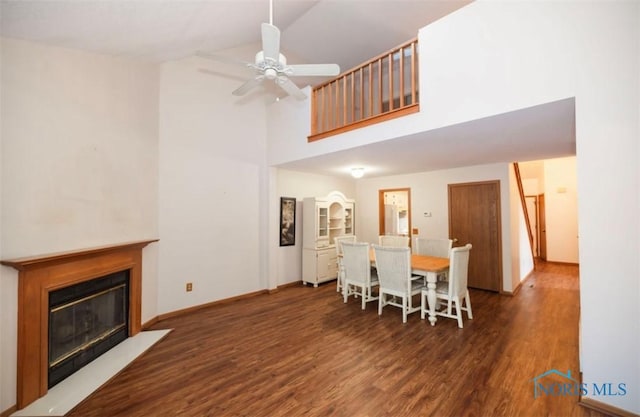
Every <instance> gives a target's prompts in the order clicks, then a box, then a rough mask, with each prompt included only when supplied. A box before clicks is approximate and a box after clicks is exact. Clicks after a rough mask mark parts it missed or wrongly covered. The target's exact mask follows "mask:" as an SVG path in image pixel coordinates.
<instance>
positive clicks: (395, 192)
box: [378, 188, 411, 236]
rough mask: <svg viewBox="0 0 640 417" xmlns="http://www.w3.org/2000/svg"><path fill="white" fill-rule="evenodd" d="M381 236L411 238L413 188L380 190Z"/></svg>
mask: <svg viewBox="0 0 640 417" xmlns="http://www.w3.org/2000/svg"><path fill="white" fill-rule="evenodd" d="M378 207H379V209H378V215H379V224H380V228H379V234H380V235H389V236H411V188H391V189H386V190H378Z"/></svg>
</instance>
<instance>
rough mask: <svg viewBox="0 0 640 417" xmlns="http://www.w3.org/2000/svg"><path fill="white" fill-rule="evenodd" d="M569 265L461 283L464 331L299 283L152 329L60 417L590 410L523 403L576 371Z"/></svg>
mask: <svg viewBox="0 0 640 417" xmlns="http://www.w3.org/2000/svg"><path fill="white" fill-rule="evenodd" d="M577 276H578V269H577V267H570V266H557V265H542V266H541V268H540V269H539V271H538V272H536V273H535V274H534V276H532V277H531V278H530V279H529V280H528V281H526V283H525V285H524V286H523V287H522V289H521V290H520V292H519V293H518V294H517V295H516V296H515V297H509V296H500V295H498V294H494V293H489V292H484V291H473V290H472V292H471V302H472V307H473V312H474V319H473V320H470V321H468V320H465V322H464V326H465V327H464V329H458V327H457V324H456V321H455V320H451V319H445V318H440V319H439V321H438V323H437V324H436V326H435V327H431V326H430V325H429V324H428V323H427V322H426V321H422V320H420V315H419V313H414V314H411V315H410V316H409V319H408V322H407V323H406V324H404V325H403V324H402V317H401V313H400V310H399V309H397V308H394V307H387V308H385V310H384V311H383V314H382V316H381V317H378V315H377V305H375V304H374V303H370V304H368V305H367V309H366V310H365V311H362V310H361V309H360V302H359V300H352V299H350V300H349V303H348V304H343V302H342V298H341V297H340V296H339V295H338V294H337V293H336V291H335V283H328V284H325V285H321V286H320V287H318V288H313V287H305V286H303V285H302V284H300V285H299V286H295V287H289V288H285V289H283V290H281V291H279V292H276V293H274V294H271V295H260V296H256V297H253V298H249V299H244V300H240V301H237V302H233V303H227V304H223V305H217V306H213V307H210V308H207V309H202V310H199V311H196V312H193V313H190V314H188V315H183V316H180V317H176V318H172V319H168V320H166V321H163V322H160V323H157V324H156V325H155V326H154V328H155V329H160V328H173V329H174V331H173V332H171V333H170V334H169V335H168V336H167V337H166V338H165V339H164V340H162V341H161V342H159V343H158V344H157V345H156V346H154V347H153V348H152V349H151V350H150V351H148V352H147V353H145V354H144V355H143V356H142V357H140V358H139V359H138V360H136V361H135V362H134V363H133V364H132V365H131V366H129V367H128V368H127V369H126V370H124V371H123V372H122V373H121V374H119V375H118V376H117V377H116V378H114V379H113V380H112V381H110V382H109V383H108V384H106V385H105V386H104V387H102V388H101V389H100V390H99V391H97V392H96V393H94V394H93V395H92V396H91V397H89V398H88V399H87V400H86V401H85V402H83V403H82V404H80V405H79V406H78V407H76V409H74V410H73V411H72V412H71V413H70V414H68V415H69V416H73V417H76V416H77V417H79V416H82V417H91V416H100V417H103V416H110V417H111V416H127V417H135V416H141V417H142V416H144V417H147V416H318V417H320V416H322V417H325V416H350V417H351V416H549V415H553V416H601V414H599V413H596V412H594V411H590V410H588V409H586V408H583V407H581V406H579V405H578V403H577V401H578V398H577V397H539V398H537V399H534V396H533V382H532V378H534V377H535V376H536V375H539V374H541V373H543V372H545V371H547V370H549V369H551V368H556V369H558V370H562V371H563V372H566V370H568V369H571V371H572V373H573V374H574V375H577V374H578V369H579V367H578V314H579V308H580V307H579V297H578V295H579V288H578V278H577Z"/></svg>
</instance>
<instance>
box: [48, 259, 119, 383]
mask: <svg viewBox="0 0 640 417" xmlns="http://www.w3.org/2000/svg"><path fill="white" fill-rule="evenodd" d="M128 317H129V271H128V270H126V271H120V272H116V273H114V274H110V275H107V276H104V277H101V278H97V279H94V280H91V281H87V282H83V283H80V284H76V285H73V286H70V287H65V288H62V289H60V290H57V291H52V292H50V293H49V384H48V385H49V388H51V387H52V386H54V385H56V384H57V383H58V382H60V381H62V380H63V379H64V378H66V377H68V376H69V375H71V374H72V373H74V372H76V371H77V370H78V369H80V368H82V367H83V366H84V365H86V364H88V363H89V362H91V361H92V360H94V359H95V358H97V357H98V356H100V355H102V354H103V353H104V352H106V351H108V350H109V349H111V348H112V347H113V346H115V345H117V344H118V343H120V342H121V341H123V340H124V339H126V338H127V335H128V332H129V331H128Z"/></svg>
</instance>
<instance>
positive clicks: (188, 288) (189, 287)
mask: <svg viewBox="0 0 640 417" xmlns="http://www.w3.org/2000/svg"><path fill="white" fill-rule="evenodd" d="M189 291H193V284H192V283H191V282H187V292H189Z"/></svg>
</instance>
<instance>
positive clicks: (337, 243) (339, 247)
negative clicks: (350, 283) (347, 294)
mask: <svg viewBox="0 0 640 417" xmlns="http://www.w3.org/2000/svg"><path fill="white" fill-rule="evenodd" d="M355 241H356V236H355V235H349V236H337V237H335V238H333V243H334V245H335V248H336V255H337V262H338V278H337V279H336V292H340V290H342V283H343V281H344V277H343V275H344V274H343V271H342V243H343V242H355Z"/></svg>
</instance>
